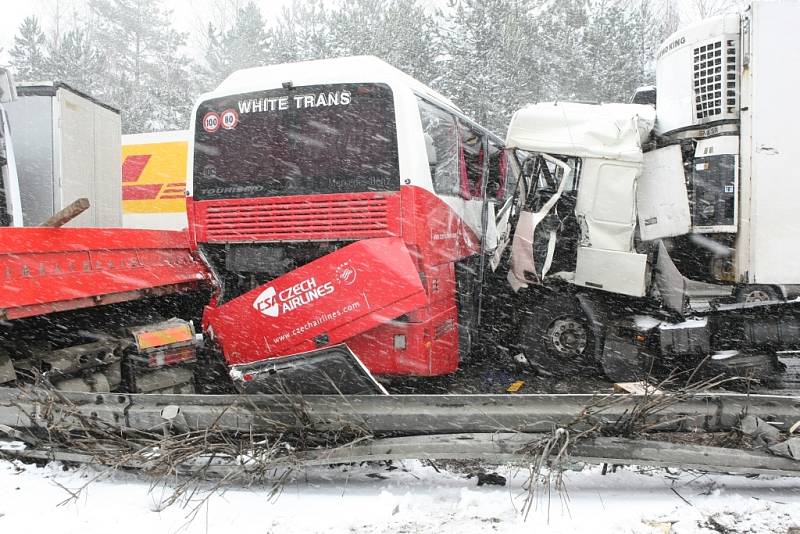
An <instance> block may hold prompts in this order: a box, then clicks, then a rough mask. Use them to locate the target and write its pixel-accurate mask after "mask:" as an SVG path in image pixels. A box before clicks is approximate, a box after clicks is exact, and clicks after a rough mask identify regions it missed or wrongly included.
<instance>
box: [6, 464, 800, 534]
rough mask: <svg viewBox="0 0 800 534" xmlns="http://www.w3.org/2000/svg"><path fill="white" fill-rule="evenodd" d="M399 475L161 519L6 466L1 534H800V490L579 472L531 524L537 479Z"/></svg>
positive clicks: (658, 472) (757, 481) (65, 475)
mask: <svg viewBox="0 0 800 534" xmlns="http://www.w3.org/2000/svg"><path fill="white" fill-rule="evenodd" d="M393 467H396V468H387V466H386V465H381V466H375V465H373V466H354V467H342V466H340V467H336V468H315V469H312V470H310V471H307V472H306V473H303V474H300V475H296V476H295V477H294V479H293V480H292V481H290V482H288V483H287V484H286V485H285V487H284V491H283V493H282V494H281V495H280V496H279V497H278V498H277V500H275V499H273V500H272V501H271V500H270V499H269V496H268V493H269V488H268V487H266V486H255V487H247V486H246V485H239V486H234V487H230V488H228V489H227V490H226V491H224V492H221V491H218V492H214V493H212V494H211V496H210V498H208V500H206V501H204V502H201V503H200V504H199V507H198V506H197V503H198V502H199V501H200V500H201V499H203V498H204V497H205V496H206V495H207V494H208V493H207V492H205V493H204V492H203V491H201V492H199V493H198V494H196V495H195V496H194V501H191V502H188V503H187V501H186V499H184V500H182V501H181V502H180V503H178V504H175V505H172V506H170V507H168V508H166V509H165V510H161V511H159V502H161V500H162V499H165V498H166V497H167V496H169V495H170V493H171V492H170V489H169V488H166V489H165V488H164V487H163V486H157V487H155V488H152V487H151V484H152V480H150V479H148V478H146V477H144V476H141V475H138V474H132V473H117V474H114V475H111V476H104V477H103V478H102V479H101V480H98V481H96V482H93V483H92V484H90V485H89V486H88V488H86V489H84V490H83V491H81V492H80V493H79V494H78V496H77V498H76V499H74V500H71V501H69V500H68V499H69V497H70V493H69V491H75V490H76V489H78V488H80V487H81V486H83V485H84V484H85V483H86V482H87V481H88V480H90V479H92V478H94V477H96V476H97V474H98V471H96V470H93V469H91V468H85V467H81V468H76V469H70V470H63V469H62V468H61V466H60V465H59V464H55V463H54V464H50V465H48V466H45V467H35V466H30V465H23V464H18V463H12V462H9V461H0V532H3V533H13V534H24V533H43V532H49V533H53V534H56V533H58V534H62V533H63V534H67V533H80V534H92V533H103V534H108V533H113V534H129V533H130V534H134V533H135V534H155V533H176V534H177V533H181V534H183V533H186V534H189V533H205V532H210V533H217V532H219V533H238V532H243V533H244V532H247V533H250V532H260V533H281V534H282V533H295V532H296V533H315V532H367V533H383V532H386V533H394V532H398V533H416V532H425V533H427V532H431V533H437V534H441V533H450V532H453V533H458V534H471V533H484V532H513V533H515V534H518V533H522V532H542V531H546V532H565V533H570V534H574V533H579V532H591V533H602V532H632V533H639V532H641V533H646V532H674V533H680V532H726V533H734V532H747V533H760V532H776V533H786V532H800V530H795V529H797V528H798V527H800V479H791V478H775V477H764V476H761V477H755V478H748V477H742V476H728V475H713V476H712V475H703V474H699V473H693V472H683V473H679V474H671V473H670V472H668V471H665V470H664V469H649V470H646V469H632V468H625V469H620V470H617V472H615V473H611V472H609V473H608V474H607V475H605V476H604V475H602V474H601V471H600V469H599V468H597V467H587V468H585V469H583V470H582V471H570V472H567V474H566V475H565V478H566V484H567V494H563V493H562V494H558V493H555V492H553V493H552V494H551V501H550V505H549V510H548V506H547V500H546V499H543V500H541V501H540V502H539V505H538V508H537V509H534V510H532V511H531V512H530V515H529V516H528V518H527V521H525V520H524V519H523V517H522V516H521V514H520V508H521V507H522V505H523V502H524V495H525V491H524V490H523V489H522V484H523V482H524V481H525V479H526V475H527V472H526V471H519V470H517V469H516V468H508V467H501V468H499V469H497V472H498V473H500V474H502V475H504V476H507V477H509V484H508V485H507V486H505V487H501V486H481V487H479V486H477V483H476V478H474V477H473V478H467V475H466V474H465V470H464V469H463V468H461V469H458V471H459V472H456V471H455V470H454V471H444V470H442V471H441V472H438V473H437V471H436V470H435V469H434V468H432V467H430V466H427V465H423V464H421V463H420V462H416V461H412V462H405V463H403V464H395V466H393ZM390 469H391V470H390ZM384 477H385V478H384ZM65 500H68V502H64V501H65ZM192 509H196V512H197V513H196V515H194V517H192ZM548 511H549V513H548ZM670 529H671V530H670Z"/></svg>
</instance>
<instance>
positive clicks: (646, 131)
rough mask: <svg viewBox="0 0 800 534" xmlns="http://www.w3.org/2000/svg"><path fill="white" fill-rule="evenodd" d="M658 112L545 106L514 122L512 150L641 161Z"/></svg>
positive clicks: (640, 107)
mask: <svg viewBox="0 0 800 534" xmlns="http://www.w3.org/2000/svg"><path fill="white" fill-rule="evenodd" d="M654 122H655V109H653V108H652V107H651V106H645V105H641V104H577V103H573V102H545V103H541V104H532V105H529V106H526V107H524V108H522V109H520V110H519V111H517V112H516V113H514V116H513V117H512V118H511V124H509V126H508V136H507V137H506V147H507V148H519V149H522V150H529V151H532V152H547V153H551V154H563V155H566V156H578V157H591V158H608V159H618V160H625V161H642V148H641V147H642V144H643V143H644V142H645V141H647V139H648V137H649V136H650V132H651V131H652V129H653V124H654Z"/></svg>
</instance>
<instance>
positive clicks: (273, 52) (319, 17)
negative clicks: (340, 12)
mask: <svg viewBox="0 0 800 534" xmlns="http://www.w3.org/2000/svg"><path fill="white" fill-rule="evenodd" d="M270 33H271V40H272V46H271V48H270V57H271V58H272V61H270V63H285V62H291V61H303V60H308V59H325V58H329V57H333V55H334V54H333V51H332V46H331V24H330V13H329V12H328V10H327V9H326V8H325V5H324V4H323V2H322V0H308V1H299V0H294V1H293V2H292V5H291V6H289V7H285V8H283V11H282V12H281V16H280V17H279V18H278V21H277V23H276V24H275V25H274V26H273V28H272V31H271V32H270Z"/></svg>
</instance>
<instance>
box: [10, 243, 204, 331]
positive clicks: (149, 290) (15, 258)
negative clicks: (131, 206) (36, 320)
mask: <svg viewBox="0 0 800 534" xmlns="http://www.w3.org/2000/svg"><path fill="white" fill-rule="evenodd" d="M0 276H2V278H3V283H2V284H0V318H2V319H3V320H13V319H21V318H26V317H34V316H39V315H46V314H49V313H54V312H64V311H70V310H77V309H81V308H90V307H94V306H98V305H104V304H115V303H120V302H127V301H132V300H137V299H140V298H144V297H151V296H159V295H166V294H171V293H179V292H184V291H191V290H196V289H198V288H199V287H200V285H201V284H203V283H205V282H206V281H207V280H208V272H207V269H206V267H205V264H203V262H202V261H200V260H199V259H198V258H197V257H196V256H195V255H194V254H193V253H192V252H191V250H190V247H189V238H188V235H187V233H186V232H180V231H159V230H130V229H122V228H0Z"/></svg>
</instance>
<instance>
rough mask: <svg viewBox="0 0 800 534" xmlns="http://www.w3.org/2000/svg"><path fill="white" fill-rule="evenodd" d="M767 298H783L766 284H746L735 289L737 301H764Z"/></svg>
mask: <svg viewBox="0 0 800 534" xmlns="http://www.w3.org/2000/svg"><path fill="white" fill-rule="evenodd" d="M768 300H783V295H781V294H780V293H779V292H778V290H777V289H776V288H774V287H772V286H766V285H746V286H741V287H740V288H739V289H737V290H736V301H737V302H766V301H768Z"/></svg>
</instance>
